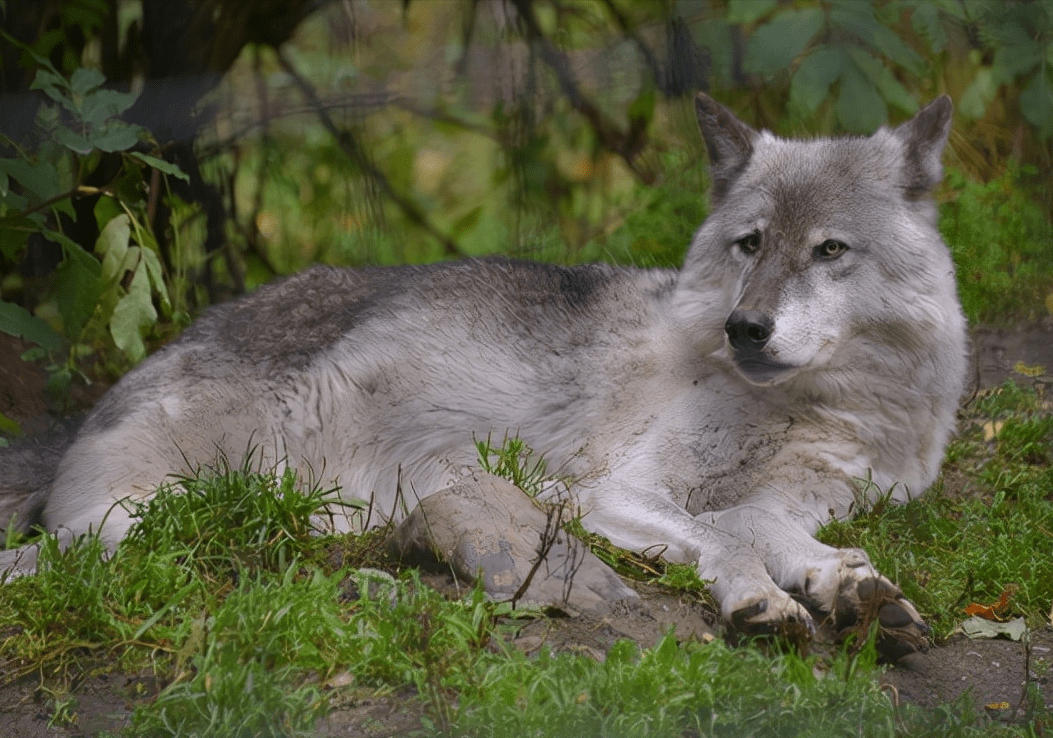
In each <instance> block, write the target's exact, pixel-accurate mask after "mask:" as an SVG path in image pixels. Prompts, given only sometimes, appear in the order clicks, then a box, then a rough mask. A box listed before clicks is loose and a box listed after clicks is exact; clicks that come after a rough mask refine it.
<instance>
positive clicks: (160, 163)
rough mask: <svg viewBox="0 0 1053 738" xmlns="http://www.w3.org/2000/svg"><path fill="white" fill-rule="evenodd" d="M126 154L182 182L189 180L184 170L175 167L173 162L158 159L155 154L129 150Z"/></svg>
mask: <svg viewBox="0 0 1053 738" xmlns="http://www.w3.org/2000/svg"><path fill="white" fill-rule="evenodd" d="M128 156H130V157H132V158H133V159H138V160H139V161H141V162H142V163H143V164H146V165H147V166H149V167H153V168H154V169H156V170H158V171H159V172H163V173H164V174H168V175H170V176H172V177H178V178H179V179H181V180H183V181H184V182H189V181H190V177H188V176H187V174H186V172H184V171H183V170H182V169H180V168H179V167H177V166H176V165H175V164H172V163H170V162H167V161H165V160H164V159H160V158H158V157H156V156H150V155H149V154H143V153H140V152H138V151H129V152H128Z"/></svg>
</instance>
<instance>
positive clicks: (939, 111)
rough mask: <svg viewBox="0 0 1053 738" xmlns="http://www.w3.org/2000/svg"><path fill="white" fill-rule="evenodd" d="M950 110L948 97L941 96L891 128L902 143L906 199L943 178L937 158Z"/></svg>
mask: <svg viewBox="0 0 1053 738" xmlns="http://www.w3.org/2000/svg"><path fill="white" fill-rule="evenodd" d="M951 110H952V105H951V98H949V97H947V96H946V95H941V96H940V97H938V98H936V99H935V100H933V101H932V102H931V103H929V104H928V105H926V106H925V107H924V108H922V109H921V110H920V111H919V112H918V114H917V115H915V116H914V117H913V118H911V119H910V120H908V121H907V122H906V123H904V124H903V125H901V126H899V127H898V128H895V129H894V130H893V131H892V134H893V135H894V136H896V137H897V138H898V139H900V140H901V141H902V142H903V159H904V162H903V163H904V171H903V175H904V178H905V182H904V186H905V189H906V195H907V198H908V199H917V198H919V197H922V196H924V195H926V194H928V192H929V191H931V190H932V188H933V187H935V186H936V185H938V184H939V183H940V180H941V179H943V166H942V165H941V164H940V157H941V156H942V154H943V147H944V146H945V145H946V144H947V137H948V136H949V135H950V133H951Z"/></svg>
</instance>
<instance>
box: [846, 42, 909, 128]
mask: <svg viewBox="0 0 1053 738" xmlns="http://www.w3.org/2000/svg"><path fill="white" fill-rule="evenodd" d="M848 54H849V56H850V57H851V58H852V62H853V63H854V64H855V65H856V67H857V68H858V69H859V71H861V72H862V73H863V74H864V75H865V76H866V78H867V79H869V80H870V81H871V82H872V83H873V84H874V86H875V87H876V88H877V89H878V92H880V93H881V96H882V97H883V98H884V99H885V100H886V102H889V103H892V104H893V105H895V106H896V107H897V108H899V109H900V110H902V111H904V112H905V113H914V112H917V110H918V101H917V100H915V99H914V96H913V95H911V94H910V91H909V90H907V88H906V87H904V86H903V85H902V84H901V83H900V81H899V80H898V79H896V77H895V76H894V75H893V74H892V72H891V71H890V70H889V69H888V67H886V66H885V65H884V64H882V63H881V62H880V61H878V60H877V59H875V58H874V57H873V56H871V55H870V54H868V53H867V52H865V51H863V50H862V49H860V48H858V47H855V48H849V49H848Z"/></svg>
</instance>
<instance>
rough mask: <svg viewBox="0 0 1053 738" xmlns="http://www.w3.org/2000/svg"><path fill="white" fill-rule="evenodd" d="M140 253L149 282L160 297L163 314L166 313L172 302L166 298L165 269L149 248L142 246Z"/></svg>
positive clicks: (155, 253)
mask: <svg viewBox="0 0 1053 738" xmlns="http://www.w3.org/2000/svg"><path fill="white" fill-rule="evenodd" d="M140 253H141V254H142V257H143V264H144V265H145V266H146V273H147V275H149V277H150V284H151V285H153V288H154V291H156V292H157V296H158V297H159V298H160V299H161V308H162V309H163V310H164V311H165V314H168V313H170V312H171V311H172V303H171V301H170V300H169V299H168V285H166V284H165V270H164V268H163V267H162V266H161V260H160V259H159V258H158V257H157V252H155V251H154V250H153V249H151V248H147V247H145V246H144V247H143V249H142V251H141V252H140Z"/></svg>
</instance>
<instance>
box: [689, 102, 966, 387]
mask: <svg viewBox="0 0 1053 738" xmlns="http://www.w3.org/2000/svg"><path fill="white" fill-rule="evenodd" d="M695 106H696V110H697V113H698V120H699V125H700V127H701V129H702V135H703V138H704V139H705V142H706V147H707V149H708V151H709V158H710V170H711V175H712V200H713V209H712V213H711V215H710V217H709V218H708V219H707V220H706V222H705V224H703V226H702V227H701V228H700V229H699V231H698V232H697V234H696V235H695V238H694V240H693V242H692V245H691V249H690V251H689V253H688V256H687V258H686V260H685V264H684V268H683V270H682V272H681V275H680V278H679V283H678V291H677V296H676V309H677V311H678V314H679V317H680V318H681V319H682V320H684V321H685V322H684V323H683V325H685V326H689V327H690V328H689V330H691V332H692V334H693V337H694V338H695V339H697V343H698V345H699V347H700V348H701V349H702V350H704V351H715V352H717V353H718V355H719V356H723V357H725V358H727V359H729V360H730V361H732V362H733V363H734V366H735V368H736V370H737V371H738V373H739V374H741V376H742V377H744V378H745V379H746V380H748V381H749V382H751V383H753V384H758V385H765V384H776V383H780V382H784V381H787V380H790V379H791V378H794V377H800V378H801V381H807V380H806V379H805V377H806V376H808V375H814V376H815V378H816V379H817V380H818V379H820V378H821V376H825V377H827V378H829V377H831V376H836V375H837V373H838V372H839V371H845V372H851V371H854V370H858V371H863V372H866V373H868V374H870V375H873V373H874V372H875V367H874V364H875V363H878V364H880V363H885V364H886V365H887V366H885V367H883V368H884V369H887V370H888V371H889V372H891V373H892V374H895V373H897V372H911V371H913V370H915V369H916V368H917V367H916V365H917V363H918V362H924V361H931V356H930V352H931V351H932V350H934V349H936V348H937V347H936V345H935V344H941V345H942V346H943V349H945V350H948V351H950V352H951V353H954V352H955V351H956V352H957V353H958V354H963V353H964V350H963V341H964V337H963V336H964V334H963V325H964V324H963V318H962V314H961V308H960V307H959V303H958V299H957V292H956V288H955V281H954V267H953V265H952V262H951V259H950V255H949V253H948V250H947V248H946V246H945V245H944V244H943V242H942V240H941V239H940V235H939V232H938V230H937V228H936V211H935V207H934V205H933V203H932V202H931V200H930V198H929V193H930V192H931V190H932V189H933V187H935V186H936V185H937V184H938V183H939V181H940V179H941V177H942V169H941V165H940V157H941V154H942V151H943V147H944V144H945V143H946V141H947V136H948V134H949V132H950V126H951V102H950V99H949V98H947V97H946V96H944V97H940V98H938V99H937V100H935V101H934V102H933V103H931V104H930V105H928V106H927V107H926V108H924V109H923V110H921V111H920V112H919V113H918V114H917V115H916V116H915V117H914V118H913V119H912V120H910V121H908V122H906V123H904V124H903V125H901V126H899V127H897V128H893V129H891V130H890V129H886V128H882V129H880V130H878V131H877V132H876V133H874V134H873V135H872V136H869V137H851V138H836V139H818V140H811V141H799V140H786V139H781V138H778V137H776V136H774V135H772V134H771V133H769V132H767V131H764V132H758V131H755V130H754V129H752V128H750V127H749V126H747V125H746V124H745V123H743V122H741V121H740V120H738V119H737V118H736V117H735V116H734V115H733V114H732V113H731V112H730V111H728V110H727V109H726V108H724V107H723V106H721V105H719V104H718V103H716V102H714V101H713V100H712V99H710V98H709V97H707V96H705V95H701V94H700V95H699V96H698V98H697V99H696V102H695ZM948 337H949V339H948ZM948 341H949V342H948ZM962 361H964V359H963V358H962V357H961V356H959V357H957V358H956V359H954V360H953V361H952V362H951V366H950V367H949V369H950V372H951V373H952V374H956V376H955V377H953V381H954V382H959V383H960V376H961V374H962V373H963V371H962V369H963V368H964V364H961V362H962ZM860 362H863V363H864V364H867V366H864V365H861V364H860ZM955 362H957V364H956V363H955ZM959 364H960V366H959ZM927 371H928V372H933V371H934V368H933V367H929V368H928V369H927ZM879 373H885V372H879ZM904 378H905V377H904Z"/></svg>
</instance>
